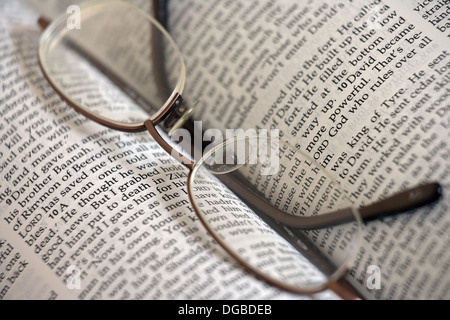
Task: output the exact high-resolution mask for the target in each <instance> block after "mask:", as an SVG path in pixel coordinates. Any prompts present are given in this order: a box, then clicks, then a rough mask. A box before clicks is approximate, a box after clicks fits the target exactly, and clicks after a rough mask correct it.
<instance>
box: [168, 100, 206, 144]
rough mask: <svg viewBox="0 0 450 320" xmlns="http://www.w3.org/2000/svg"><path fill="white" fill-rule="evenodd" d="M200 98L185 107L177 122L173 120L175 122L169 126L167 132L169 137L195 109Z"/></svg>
mask: <svg viewBox="0 0 450 320" xmlns="http://www.w3.org/2000/svg"><path fill="white" fill-rule="evenodd" d="M199 103H200V100H197V102H196V103H195V104H194V105H193V106H192V107H189V108H187V109H186V110H185V111H184V112H183V114H182V115H181V116H180V117H179V119H178V120H177V122H175V124H174V125H173V126H172V127H171V129H170V130H169V132H168V135H169V137H170V136H172V135H173V133H174V132H175V130H177V129H179V128H181V127H182V126H183V125H184V124H185V123H186V121H187V120H188V119H189V118H190V117H191V116H192V114H193V113H194V111H195V109H196V108H197V106H198V105H199Z"/></svg>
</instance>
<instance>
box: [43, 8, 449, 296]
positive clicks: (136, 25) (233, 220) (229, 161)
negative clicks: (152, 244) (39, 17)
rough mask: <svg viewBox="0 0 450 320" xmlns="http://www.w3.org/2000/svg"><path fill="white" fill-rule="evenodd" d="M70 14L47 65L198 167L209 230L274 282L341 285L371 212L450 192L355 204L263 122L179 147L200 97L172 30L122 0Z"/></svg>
mask: <svg viewBox="0 0 450 320" xmlns="http://www.w3.org/2000/svg"><path fill="white" fill-rule="evenodd" d="M68 17H69V16H68V15H64V16H61V17H59V18H58V19H56V20H55V21H53V22H52V23H51V24H50V25H49V26H48V27H47V28H46V30H45V31H44V32H43V34H42V38H41V42H40V47H39V62H40V65H41V68H42V71H43V73H44V75H45V77H46V78H47V80H48V82H49V83H50V84H51V86H52V87H53V88H54V90H55V91H56V92H57V93H58V94H59V95H60V96H61V97H62V98H63V99H64V100H65V101H66V102H67V103H68V104H69V105H70V106H72V107H73V108H75V109H76V110H77V111H79V112H81V113H82V114H84V115H85V116H86V117H88V118H90V119H92V120H94V121H96V122H98V123H100V124H102V125H105V126H108V127H110V128H113V129H116V130H121V131H130V132H138V131H145V130H147V131H149V132H150V134H151V135H152V137H153V138H154V139H155V141H156V142H157V143H158V144H159V145H160V146H161V147H162V148H163V149H164V150H166V151H167V152H168V153H169V154H172V155H173V156H174V157H175V158H177V160H179V161H180V162H181V163H183V164H184V165H185V167H186V168H187V169H188V170H189V176H188V182H187V189H188V194H189V199H190V201H191V204H192V206H193V208H194V210H195V212H196V214H197V216H198V217H199V218H200V220H201V222H202V223H203V225H204V226H205V227H206V229H207V230H208V231H209V233H210V234H211V235H212V236H213V237H214V238H215V240H216V241H217V242H218V243H219V244H221V246H222V247H223V248H225V250H226V251H227V252H228V253H229V254H230V255H232V256H233V257H234V258H235V259H237V260H238V261H239V262H241V263H242V264H243V265H244V266H246V267H247V268H248V269H250V270H252V271H253V272H255V273H256V274H257V275H258V276H260V277H261V278H263V279H264V280H266V281H268V282H270V283H272V284H275V285H278V286H279V287H281V288H283V289H286V290H289V291H292V292H297V293H304V294H309V293H315V292H318V291H321V290H324V289H326V288H330V287H331V288H335V287H334V286H335V284H336V282H337V281H338V280H339V279H340V278H341V277H342V275H343V274H345V272H346V271H347V269H348V267H349V265H348V264H349V262H350V261H351V257H352V253H353V252H354V251H355V248H356V247H357V245H358V239H359V236H360V234H361V230H362V220H364V219H372V218H375V217H378V216H380V215H385V214H390V213H395V212H401V211H406V210H410V209H412V208H415V207H417V206H420V205H424V204H427V203H429V202H431V201H433V200H436V199H437V198H438V197H439V196H440V192H441V191H440V190H441V188H440V186H439V184H437V183H430V184H427V185H422V186H419V187H416V188H414V189H411V190H408V191H405V192H402V193H400V194H397V195H395V196H393V197H390V198H388V199H385V200H383V201H380V202H377V203H374V204H372V205H369V206H366V207H363V208H355V207H354V206H353V205H352V202H351V201H349V199H348V198H347V197H346V193H345V192H344V191H343V190H341V187H340V185H339V183H338V182H337V181H336V180H334V179H333V178H332V176H331V175H330V174H329V173H327V172H326V171H325V170H324V169H323V168H322V167H321V166H320V165H319V164H317V163H315V161H314V160H312V159H310V158H309V156H307V155H306V154H303V153H302V152H301V151H300V150H298V148H296V147H294V146H291V145H290V144H289V143H288V142H283V141H280V140H279V138H278V136H276V135H275V136H274V135H270V134H269V135H268V134H267V133H265V134H260V133H261V132H259V134H251V135H250V134H244V135H243V136H237V137H235V138H232V139H228V140H224V141H223V142H221V143H218V144H214V145H210V146H208V147H207V148H204V146H203V145H201V146H197V145H195V144H194V146H193V149H195V148H196V147H197V148H200V149H201V151H202V156H201V157H200V158H195V157H192V156H190V155H189V152H181V153H180V152H179V150H178V149H176V148H174V144H173V141H171V140H170V138H169V136H174V135H177V134H178V133H179V132H178V131H177V130H184V129H182V128H183V126H186V123H189V121H187V120H188V119H189V117H190V116H191V114H192V111H193V108H187V107H186V106H185V105H184V103H183V99H182V98H181V94H182V93H183V89H184V84H185V81H186V78H185V65H184V62H183V58H182V55H181V53H180V50H179V49H178V48H177V46H176V44H175V43H174V41H173V40H172V38H171V37H170V35H169V34H168V33H167V31H166V30H165V29H164V28H163V27H162V26H161V25H160V24H159V23H158V22H157V21H156V20H155V19H154V18H152V17H151V16H150V15H148V14H147V13H145V12H144V11H141V10H140V9H138V8H136V7H134V6H132V5H130V4H127V3H123V2H119V1H95V2H92V3H88V4H85V5H83V6H82V11H81V17H82V20H81V23H80V28H79V29H78V28H69V27H68V26H67V19H68ZM124 92H125V93H126V94H127V96H125V95H124V94H123V93H124ZM190 129H192V128H190ZM191 131H192V130H190V132H191ZM181 132H183V133H185V132H186V131H181ZM255 133H258V132H255ZM194 134H195V133H194ZM180 136H182V135H180ZM319 229H320V231H316V230H319ZM274 230H276V231H274ZM299 230H304V231H299ZM319 233H321V234H322V235H321V236H322V237H324V236H327V237H334V239H335V240H336V243H335V245H334V246H333V247H331V246H328V247H327V248H325V249H324V250H323V251H321V250H320V248H318V246H317V245H316V244H317V242H316V244H315V243H314V242H315V241H316V240H317V236H318V234H319ZM315 238H316V239H315ZM319 247H320V246H319ZM341 293H342V292H341Z"/></svg>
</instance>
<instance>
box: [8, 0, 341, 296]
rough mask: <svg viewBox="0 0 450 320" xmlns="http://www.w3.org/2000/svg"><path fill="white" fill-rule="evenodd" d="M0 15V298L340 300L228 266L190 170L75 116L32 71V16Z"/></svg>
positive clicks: (35, 33)
mask: <svg viewBox="0 0 450 320" xmlns="http://www.w3.org/2000/svg"><path fill="white" fill-rule="evenodd" d="M0 12H1V14H0V15H1V16H2V19H0V21H1V22H0V55H1V59H0V75H1V79H2V84H1V95H0V119H1V120H0V176H1V180H0V212H1V214H0V230H1V232H0V299H282V298H283V299H310V298H327V299H336V298H337V296H336V295H334V294H332V293H331V292H328V291H327V292H325V293H324V294H321V295H317V296H300V295H292V294H289V293H286V292H283V291H280V290H278V289H276V288H274V287H271V286H269V285H267V284H266V283H265V282H262V281H260V280H259V279H257V278H256V277H255V276H253V275H251V274H249V273H248V272H247V271H246V270H245V269H244V268H243V267H242V266H240V265H239V264H238V263H236V262H235V261H234V260H233V259H231V258H230V257H229V256H228V255H227V254H226V253H225V252H224V251H223V249H221V247H220V246H219V245H218V244H217V243H216V242H215V241H213V240H212V238H211V237H210V235H209V234H208V233H207V232H206V230H205V229H204V228H203V226H202V225H201V224H200V222H199V221H198V218H197V216H196V215H195V213H194V211H193V208H192V206H191V205H190V203H189V199H188V196H187V190H186V177H187V173H188V170H187V169H186V168H184V167H183V166H182V165H181V164H179V163H177V162H176V160H174V159H173V158H172V157H171V156H170V155H168V154H167V153H165V152H164V150H163V149H162V148H161V147H159V146H158V145H157V144H156V143H155V142H154V141H153V140H152V139H151V137H150V136H149V135H148V133H145V132H144V133H124V132H118V131H114V130H112V129H108V128H105V127H102V126H100V125H98V124H96V123H94V122H92V121H91V120H88V119H87V118H86V117H84V116H82V115H80V114H78V113H76V112H75V111H74V110H72V109H71V108H70V107H69V106H68V105H67V104H66V103H64V102H63V101H62V100H61V99H60V98H59V96H58V95H57V94H56V93H55V92H54V91H53V89H52V88H51V87H50V86H49V85H48V83H47V82H46V80H45V78H44V77H43V75H42V73H41V71H40V69H39V66H38V61H37V49H38V43H39V36H40V30H39V28H38V27H37V26H36V24H35V23H36V20H37V14H36V12H34V11H32V10H31V9H29V8H28V7H26V6H24V5H23V3H22V2H17V1H4V2H2V3H1V4H0ZM3 17H5V19H3ZM120 102H121V101H120V99H119V100H117V103H120Z"/></svg>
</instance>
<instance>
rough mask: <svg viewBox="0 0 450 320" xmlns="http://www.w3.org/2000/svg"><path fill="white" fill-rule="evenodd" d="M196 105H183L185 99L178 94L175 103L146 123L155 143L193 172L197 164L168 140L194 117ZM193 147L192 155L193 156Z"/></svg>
mask: <svg viewBox="0 0 450 320" xmlns="http://www.w3.org/2000/svg"><path fill="white" fill-rule="evenodd" d="M196 106H197V104H195V105H194V106H192V107H187V106H186V105H185V104H184V103H183V98H182V97H181V95H179V94H177V95H176V96H175V98H174V99H173V102H172V103H170V104H169V106H168V107H167V108H166V109H165V110H163V111H162V112H160V113H159V114H158V116H157V117H156V118H154V119H152V118H150V119H148V120H146V121H145V122H144V126H145V128H147V130H148V132H149V133H150V135H151V136H152V137H153V139H155V141H156V142H157V143H158V144H159V145H160V146H161V147H162V148H163V149H164V150H165V151H166V152H167V153H168V154H170V155H172V156H173V157H174V158H176V159H177V160H178V161H179V162H181V164H183V165H184V166H186V167H187V168H188V169H189V170H192V169H193V167H194V165H195V162H194V161H193V160H191V158H190V157H189V155H186V154H182V153H180V152H178V151H177V150H175V149H174V148H173V147H172V145H171V144H170V143H169V142H168V138H170V136H172V134H173V133H174V131H175V130H177V129H179V128H181V127H182V126H183V125H184V124H185V123H186V121H188V120H189V118H190V116H191V115H192V113H193V111H194V109H195V107H196ZM157 126H159V127H160V128H161V130H163V131H164V132H165V133H166V134H167V137H163V136H162V135H161V134H160V133H159V131H158V130H157V128H156V127H157ZM188 131H189V133H190V134H191V135H192V134H193V132H191V130H189V129H188ZM192 148H193V146H191V154H192V151H193V150H192Z"/></svg>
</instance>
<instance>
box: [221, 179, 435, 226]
mask: <svg viewBox="0 0 450 320" xmlns="http://www.w3.org/2000/svg"><path fill="white" fill-rule="evenodd" d="M218 177H219V178H220V179H221V180H222V181H223V182H224V183H225V184H226V185H227V186H228V187H229V188H230V189H231V190H232V191H233V192H235V194H237V195H239V196H240V197H241V198H242V199H243V200H244V201H246V202H247V203H248V204H250V205H251V206H254V207H255V208H257V209H258V210H261V211H262V212H264V213H265V214H267V215H268V216H270V217H271V218H273V219H275V220H278V221H280V222H281V223H283V224H285V225H286V226H289V227H294V228H299V229H318V228H325V227H329V226H333V225H338V224H342V223H345V222H349V221H354V220H355V212H354V210H355V209H353V208H345V209H341V210H337V211H334V212H329V213H326V214H320V215H316V216H310V217H301V216H294V215H290V214H287V213H285V212H283V211H281V210H279V209H278V208H276V207H274V206H273V205H271V204H270V203H269V202H268V201H266V200H265V199H264V198H262V197H261V196H259V195H258V194H255V193H254V192H252V191H251V190H249V188H248V187H246V186H245V185H244V184H243V183H241V182H240V181H241V179H236V178H235V177H230V176H229V175H223V176H221V175H218ZM441 195H442V187H441V186H440V184H439V183H436V182H432V183H427V184H423V185H419V186H417V187H414V188H412V189H408V190H405V191H402V192H400V193H397V194H395V195H393V196H390V197H388V198H386V199H383V200H380V201H377V202H375V203H373V204H370V205H367V206H364V207H361V208H359V209H357V210H358V213H359V216H360V217H361V218H362V219H363V220H372V219H375V218H379V217H382V216H386V215H391V214H396V213H401V212H405V211H408V210H412V209H416V208H418V207H421V206H423V205H426V204H429V203H432V202H434V201H436V200H438V199H439V198H440V197H441Z"/></svg>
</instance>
